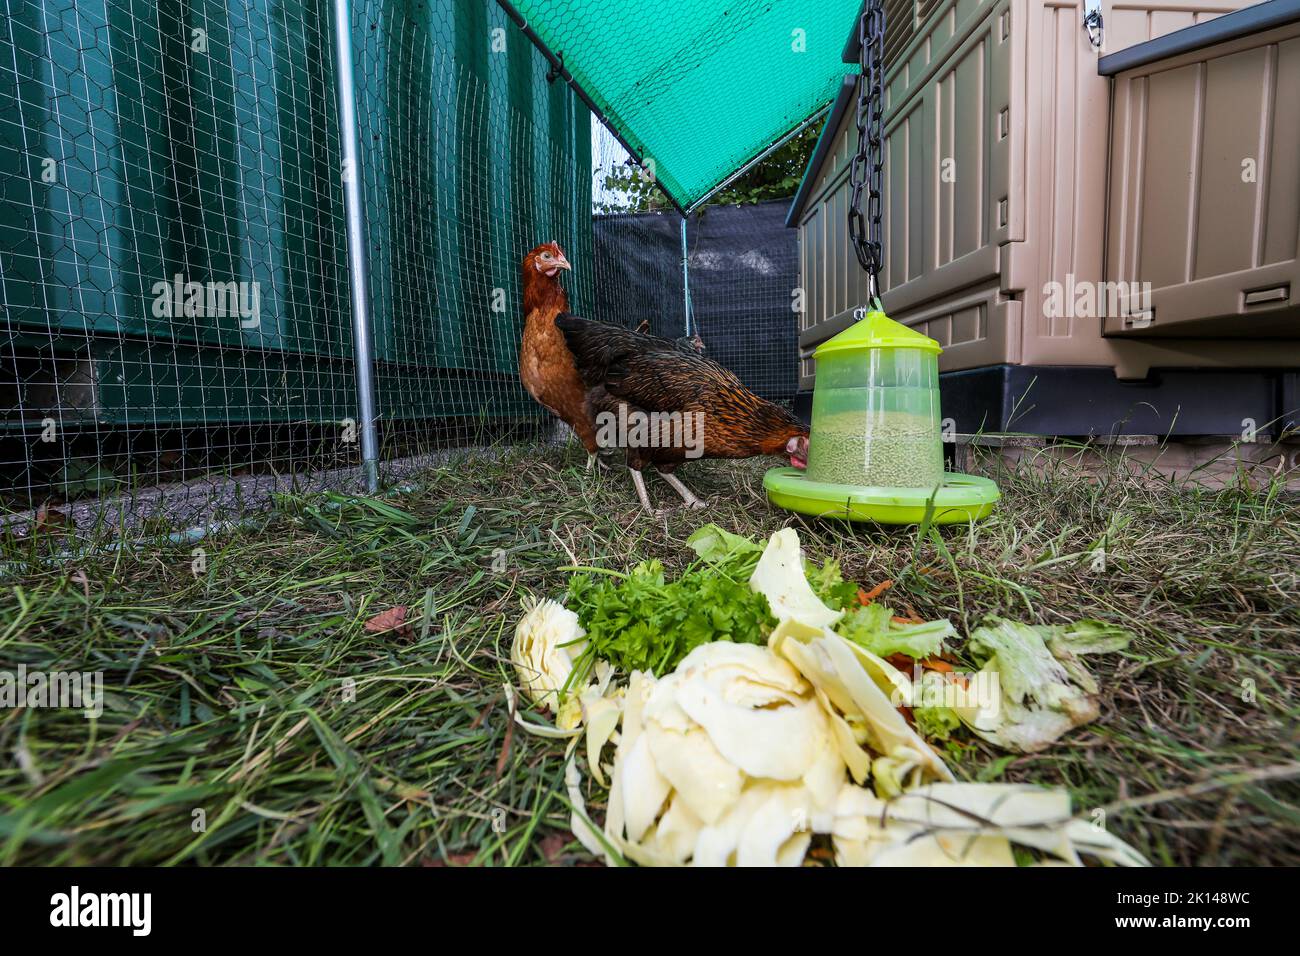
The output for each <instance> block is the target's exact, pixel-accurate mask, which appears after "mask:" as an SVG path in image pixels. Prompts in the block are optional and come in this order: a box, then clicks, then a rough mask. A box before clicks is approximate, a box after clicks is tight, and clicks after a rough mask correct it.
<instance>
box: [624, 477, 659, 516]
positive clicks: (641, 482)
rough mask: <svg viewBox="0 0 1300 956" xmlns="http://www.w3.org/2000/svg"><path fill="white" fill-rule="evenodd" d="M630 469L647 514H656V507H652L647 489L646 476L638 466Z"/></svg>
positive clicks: (638, 495)
mask: <svg viewBox="0 0 1300 956" xmlns="http://www.w3.org/2000/svg"><path fill="white" fill-rule="evenodd" d="M628 471H630V472H631V473H632V484H634V485H636V496H637V497H638V498H640V499H641V507H642V508H644V509H645V512H646V514H654V509H653V508H651V507H650V496H649V495H648V494H646V491H645V478H643V477H642V475H641V472H640V471H638V470H637V469H636V468H629V469H628Z"/></svg>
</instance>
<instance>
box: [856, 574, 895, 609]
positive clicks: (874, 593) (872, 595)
mask: <svg viewBox="0 0 1300 956" xmlns="http://www.w3.org/2000/svg"><path fill="white" fill-rule="evenodd" d="M893 586H894V582H893V581H890V580H888V579H886V580H884V581H881V582H880V583H879V584H877V585H876V586H875V587H874V588H872V589H871V590H870V591H864V590H862V588H858V603H859V604H870V603H871V602H872V601H874V600H875V599H876V598H878V597H880V595H882V594H884V593H885V592H886V591H888V590H889V589H890V588H892V587H893Z"/></svg>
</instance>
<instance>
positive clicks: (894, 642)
mask: <svg viewBox="0 0 1300 956" xmlns="http://www.w3.org/2000/svg"><path fill="white" fill-rule="evenodd" d="M835 630H836V631H837V632H839V634H840V635H841V636H842V637H845V638H847V639H848V640H850V641H852V642H853V643H854V644H857V645H858V646H859V647H862V648H865V649H866V650H869V651H871V653H873V654H875V655H876V656H877V657H889V656H890V655H891V654H906V655H907V656H908V657H912V658H916V659H918V660H919V659H921V658H924V657H933V656H935V655H937V654H941V653H943V651H944V650H945V648H946V645H945V644H944V641H945V639H947V638H950V637H955V636H956V634H957V631H956V630H955V629H954V628H953V626H952V623H951V622H950V621H948V620H946V619H941V620H938V621H926V622H925V623H924V624H904V623H902V622H900V621H895V620H894V612H893V611H891V610H890V609H889V608H888V607H887V606H886V605H884V604H881V603H880V602H876V603H874V604H867V605H865V606H859V607H857V608H854V609H853V610H852V611H850V612H849V613H847V614H845V615H844V617H843V618H841V619H840V622H839V624H837V625H836V627H835Z"/></svg>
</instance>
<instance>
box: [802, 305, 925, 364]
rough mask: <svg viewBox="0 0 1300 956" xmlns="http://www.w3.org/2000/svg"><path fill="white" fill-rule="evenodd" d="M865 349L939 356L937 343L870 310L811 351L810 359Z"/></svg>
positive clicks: (883, 314)
mask: <svg viewBox="0 0 1300 956" xmlns="http://www.w3.org/2000/svg"><path fill="white" fill-rule="evenodd" d="M866 349H925V350H926V351H928V352H933V353H934V354H935V355H938V354H939V353H940V352H942V351H943V349H942V348H941V347H940V346H939V343H938V342H936V341H935V340H934V339H932V338H930V337H929V336H927V335H922V334H921V333H920V332H918V331H916V330H915V329H909V328H908V327H907V326H906V325H903V324H902V323H901V322H895V321H894V320H893V319H891V318H890V317H889V316H887V315H885V313H883V312H880V311H876V310H872V311H871V312H868V313H867V314H866V315H865V316H863V317H862V318H861V319H860V320H858V321H857V322H854V323H853V324H852V325H850V326H849V327H848V328H847V329H845V330H844V331H843V332H841V333H840V334H839V335H836V336H834V337H833V338H829V339H827V340H826V341H825V342H823V343H822V344H821V345H819V346H817V350H816V351H815V352H813V358H825V357H826V356H827V355H829V354H830V353H832V352H861V351H865V350H866Z"/></svg>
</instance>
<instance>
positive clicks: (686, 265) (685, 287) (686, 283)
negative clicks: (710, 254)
mask: <svg viewBox="0 0 1300 956" xmlns="http://www.w3.org/2000/svg"><path fill="white" fill-rule="evenodd" d="M688 255H689V253H688V252H687V249H686V214H685V213H683V214H682V299H683V303H682V304H683V308H684V309H685V319H686V337H687V338H690V335H691V266H690V261H689V259H688Z"/></svg>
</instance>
